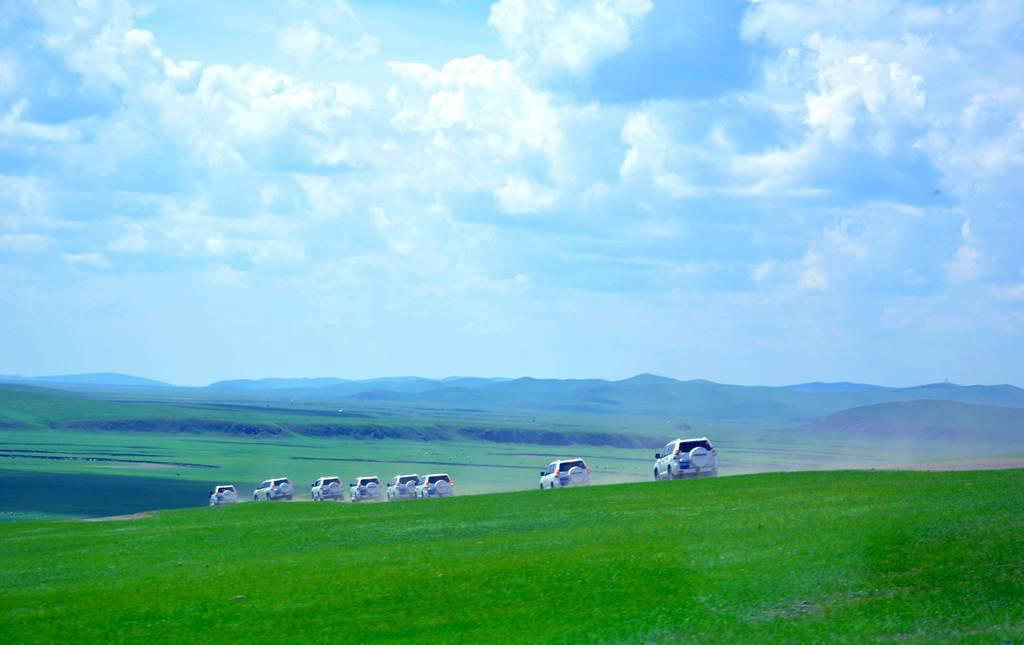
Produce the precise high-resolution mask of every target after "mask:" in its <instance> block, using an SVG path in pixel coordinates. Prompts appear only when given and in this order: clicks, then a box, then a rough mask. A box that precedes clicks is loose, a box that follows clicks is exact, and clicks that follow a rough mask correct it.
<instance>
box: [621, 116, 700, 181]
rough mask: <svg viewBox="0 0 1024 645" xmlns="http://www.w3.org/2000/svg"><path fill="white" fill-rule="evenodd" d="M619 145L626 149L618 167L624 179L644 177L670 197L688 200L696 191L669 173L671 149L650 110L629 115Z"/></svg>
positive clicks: (672, 155)
mask: <svg viewBox="0 0 1024 645" xmlns="http://www.w3.org/2000/svg"><path fill="white" fill-rule="evenodd" d="M621 137H622V142H623V143H625V144H626V145H627V146H628V149H627V151H626V156H625V158H624V159H623V160H622V164H621V165H620V166H619V176H620V177H622V178H623V179H625V180H630V179H634V178H637V177H647V178H649V179H650V181H651V183H652V184H653V185H654V186H655V187H656V188H658V189H659V190H663V191H665V192H667V193H668V194H669V195H671V196H673V197H690V196H693V195H695V194H697V192H698V190H697V189H696V188H695V187H693V186H691V185H689V184H688V183H687V182H686V181H685V180H684V179H683V177H682V176H681V175H679V174H678V173H676V172H673V171H672V170H671V165H672V164H673V161H674V159H673V158H674V157H675V156H676V152H675V146H674V144H673V142H672V139H671V137H670V135H669V134H668V132H667V131H666V128H665V127H664V125H663V124H662V123H661V121H660V120H659V119H658V117H657V116H656V115H654V114H652V113H651V112H650V111H637V112H632V113H630V114H629V115H628V116H627V117H626V121H625V123H624V124H623V126H622V133H621Z"/></svg>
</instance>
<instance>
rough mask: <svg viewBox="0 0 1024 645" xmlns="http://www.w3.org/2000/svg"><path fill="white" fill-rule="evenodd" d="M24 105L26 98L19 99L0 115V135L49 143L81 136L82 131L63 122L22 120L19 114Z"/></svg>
mask: <svg viewBox="0 0 1024 645" xmlns="http://www.w3.org/2000/svg"><path fill="white" fill-rule="evenodd" d="M26 107H28V100H26V99H21V100H20V101H18V102H17V103H15V104H14V105H13V106H11V109H10V111H9V112H8V113H7V114H6V115H4V116H3V117H0V135H6V136H9V137H18V138H25V139H35V140H38V141H48V142H51V143H61V142H68V141H77V140H78V139H81V138H82V133H81V132H80V131H79V130H78V129H76V128H73V127H71V126H68V125H65V124H56V125H54V124H46V123H33V122H31V121H24V120H22V118H21V115H22V114H23V113H24V111H25V108H26Z"/></svg>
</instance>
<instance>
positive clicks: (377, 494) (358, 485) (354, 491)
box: [348, 476, 383, 502]
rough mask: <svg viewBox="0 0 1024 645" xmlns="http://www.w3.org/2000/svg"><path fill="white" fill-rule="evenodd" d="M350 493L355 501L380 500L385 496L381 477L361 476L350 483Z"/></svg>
mask: <svg viewBox="0 0 1024 645" xmlns="http://www.w3.org/2000/svg"><path fill="white" fill-rule="evenodd" d="M348 493H349V497H351V498H352V501H353V502H363V501H367V502H369V501H373V500H379V499H380V498H381V497H382V496H383V493H381V491H380V477H377V476H373V477H360V478H359V479H356V480H354V481H353V482H352V483H351V484H349V487H348Z"/></svg>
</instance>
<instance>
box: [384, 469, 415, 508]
mask: <svg viewBox="0 0 1024 645" xmlns="http://www.w3.org/2000/svg"><path fill="white" fill-rule="evenodd" d="M419 484H420V476H419V475H395V476H394V477H392V478H391V481H389V482H388V486H387V498H388V501H389V502H397V501H398V500H401V499H412V498H413V497H416V487H417V486H419Z"/></svg>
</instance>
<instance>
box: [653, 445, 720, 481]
mask: <svg viewBox="0 0 1024 645" xmlns="http://www.w3.org/2000/svg"><path fill="white" fill-rule="evenodd" d="M717 474H718V451H717V450H715V447H714V446H712V445H711V442H710V441H708V438H707V437H699V438H697V439H673V440H672V441H670V442H668V443H667V444H665V448H664V449H663V452H659V453H657V454H655V455H654V478H655V479H677V478H680V477H698V476H699V477H713V476H715V475H717Z"/></svg>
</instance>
